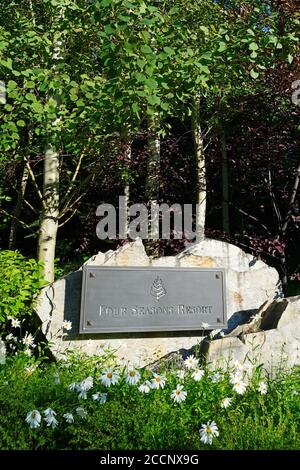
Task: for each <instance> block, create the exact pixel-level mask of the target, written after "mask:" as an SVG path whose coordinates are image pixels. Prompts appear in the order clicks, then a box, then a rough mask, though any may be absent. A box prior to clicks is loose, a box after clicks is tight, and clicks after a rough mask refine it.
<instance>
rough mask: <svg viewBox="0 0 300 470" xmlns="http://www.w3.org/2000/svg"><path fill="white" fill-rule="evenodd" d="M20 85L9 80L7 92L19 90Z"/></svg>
mask: <svg viewBox="0 0 300 470" xmlns="http://www.w3.org/2000/svg"><path fill="white" fill-rule="evenodd" d="M17 86H18V84H17V83H16V82H15V81H14V80H9V81H8V83H7V90H8V91H11V90H14V89H15V88H17Z"/></svg>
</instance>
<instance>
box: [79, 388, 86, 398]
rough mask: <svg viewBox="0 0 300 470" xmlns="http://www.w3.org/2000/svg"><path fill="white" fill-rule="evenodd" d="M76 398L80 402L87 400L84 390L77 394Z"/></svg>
mask: <svg viewBox="0 0 300 470" xmlns="http://www.w3.org/2000/svg"><path fill="white" fill-rule="evenodd" d="M78 398H79V399H82V400H86V399H87V391H86V390H80V391H79V393H78Z"/></svg>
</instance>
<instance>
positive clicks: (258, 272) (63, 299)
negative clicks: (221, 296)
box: [36, 239, 279, 366]
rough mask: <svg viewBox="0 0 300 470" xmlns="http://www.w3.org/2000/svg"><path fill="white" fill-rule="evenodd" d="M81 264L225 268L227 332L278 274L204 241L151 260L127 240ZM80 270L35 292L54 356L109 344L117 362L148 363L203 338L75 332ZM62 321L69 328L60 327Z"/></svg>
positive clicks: (266, 295)
mask: <svg viewBox="0 0 300 470" xmlns="http://www.w3.org/2000/svg"><path fill="white" fill-rule="evenodd" d="M85 264H86V265H94V266H153V267H158V266H160V267H162V266H163V267H178V268H180V267H186V266H191V267H193V266H198V267H210V268H211V267H213V268H219V267H220V268H225V270H226V287H227V288H226V290H227V315H228V319H229V322H228V326H229V329H228V331H231V330H232V329H233V328H234V327H235V326H236V325H238V324H239V323H242V322H244V321H246V320H248V319H249V316H250V315H253V314H254V313H255V312H256V310H257V309H258V308H259V306H260V305H261V304H262V303H263V302H266V301H268V300H269V299H274V298H276V296H278V286H279V284H278V273H277V271H276V270H275V269H273V268H271V267H269V266H267V265H266V264H265V263H263V262H262V261H259V260H256V259H255V258H253V256H251V255H249V254H246V253H245V252H243V251H242V250H241V249H239V248H237V247H236V246H234V245H231V244H228V243H225V242H221V241H217V240H210V239H206V240H203V241H201V242H199V243H196V244H194V245H191V246H190V247H189V248H187V249H186V250H184V251H183V252H182V253H180V254H179V255H177V256H168V257H161V258H157V259H150V258H149V257H148V256H147V254H146V251H145V248H144V245H143V243H142V241H141V240H139V239H138V240H136V241H134V242H131V243H127V244H125V245H123V246H121V247H120V248H118V249H117V250H116V251H109V252H107V253H98V254H97V255H95V256H93V257H92V258H90V259H89V260H88V261H87V262H86V263H85ZM81 282H82V268H80V269H79V270H78V271H75V272H72V273H70V274H68V275H67V276H65V277H63V278H61V279H59V280H57V281H56V282H54V283H53V284H51V285H49V286H46V287H45V288H44V289H43V290H42V292H41V295H40V296H39V299H38V303H37V307H36V311H37V314H38V317H39V319H40V321H41V323H42V330H43V332H44V335H45V336H46V338H47V340H48V341H49V342H50V348H51V351H52V353H53V354H54V355H55V356H61V355H62V354H63V353H64V351H65V350H66V349H70V348H79V349H81V350H83V351H85V352H87V353H88V354H94V353H97V352H99V351H100V352H101V351H102V350H103V347H106V346H107V345H108V344H109V345H110V346H111V347H112V348H113V349H114V350H116V354H117V357H118V358H119V359H120V361H126V362H130V363H134V364H137V365H139V366H142V365H145V364H147V363H149V362H153V361H155V360H157V359H159V358H161V357H162V356H165V355H167V354H169V353H171V352H172V351H176V350H179V349H184V350H188V349H189V348H191V347H192V346H193V345H195V344H196V343H199V342H201V341H202V340H203V332H200V331H199V332H185V333H182V332H181V333H178V332H177V333H176V332H174V333H173V332H172V333H152V334H136V333H125V334H122V336H121V335H120V334H114V335H113V334H110V335H108V334H105V335H104V334H102V335H99V334H93V335H79V316H80V300H81ZM64 320H67V321H71V322H72V329H71V330H70V331H64V336H62V333H63V330H62V323H63V321H64Z"/></svg>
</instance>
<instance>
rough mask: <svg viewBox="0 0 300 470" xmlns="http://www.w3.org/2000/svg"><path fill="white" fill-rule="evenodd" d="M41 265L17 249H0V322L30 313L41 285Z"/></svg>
mask: <svg viewBox="0 0 300 470" xmlns="http://www.w3.org/2000/svg"><path fill="white" fill-rule="evenodd" d="M41 268H42V265H41V263H38V262H37V261H35V260H34V259H28V258H25V257H24V256H23V255H21V254H20V253H19V252H18V251H9V250H2V251H0V322H4V321H5V320H6V319H7V317H8V316H11V317H16V316H20V317H21V316H24V315H25V314H28V313H30V308H31V306H32V301H33V297H34V295H35V294H37V293H38V291H39V288H40V286H41V272H42V269H41Z"/></svg>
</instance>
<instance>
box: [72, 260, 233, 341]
mask: <svg viewBox="0 0 300 470" xmlns="http://www.w3.org/2000/svg"><path fill="white" fill-rule="evenodd" d="M225 292H226V290H225V271H224V269H221V268H218V269H209V268H180V269H178V268H153V267H151V268H150V267H149V268H143V267H108V266H106V267H96V266H85V267H84V269H83V283H82V296H81V315H80V333H121V332H159V331H192V330H200V329H201V324H202V323H206V324H207V325H209V326H207V327H206V328H211V329H213V328H224V327H225V326H227V323H226V299H225Z"/></svg>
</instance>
